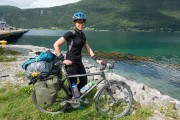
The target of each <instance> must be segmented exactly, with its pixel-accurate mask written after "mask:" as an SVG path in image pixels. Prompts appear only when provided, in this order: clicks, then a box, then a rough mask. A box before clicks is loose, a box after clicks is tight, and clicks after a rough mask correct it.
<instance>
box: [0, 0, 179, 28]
mask: <svg viewBox="0 0 180 120" xmlns="http://www.w3.org/2000/svg"><path fill="white" fill-rule="evenodd" d="M1 7H2V6H0V9H1ZM76 11H83V12H85V13H86V14H87V18H88V21H87V27H93V28H95V29H112V30H119V29H120V30H121V29H128V28H136V29H144V30H146V29H156V30H157V29H161V28H164V29H165V28H166V29H171V30H180V1H179V0H172V1H171V0H158V1H157V0H113V1H112V0H81V1H80V2H77V3H74V4H68V5H63V6H58V7H52V8H36V9H20V10H17V11H16V12H7V14H4V13H3V15H2V14H0V17H3V18H4V19H5V20H6V21H7V22H8V23H9V24H12V23H13V22H14V23H15V25H16V26H18V27H26V28H39V27H43V28H52V27H58V28H62V29H69V28H71V27H72V21H71V16H72V14H73V13H74V12H76Z"/></svg>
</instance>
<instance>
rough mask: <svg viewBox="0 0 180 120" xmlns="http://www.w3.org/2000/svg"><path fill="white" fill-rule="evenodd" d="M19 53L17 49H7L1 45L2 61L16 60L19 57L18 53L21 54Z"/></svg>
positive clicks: (0, 60) (0, 54)
mask: <svg viewBox="0 0 180 120" xmlns="http://www.w3.org/2000/svg"><path fill="white" fill-rule="evenodd" d="M19 54H20V53H18V52H16V51H12V50H6V49H4V48H2V47H0V62H10V61H15V60H16V59H17V57H16V55H19ZM9 55H10V56H9ZM12 55H13V56H12Z"/></svg>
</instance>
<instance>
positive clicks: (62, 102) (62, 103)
mask: <svg viewBox="0 0 180 120" xmlns="http://www.w3.org/2000/svg"><path fill="white" fill-rule="evenodd" d="M69 98H70V95H69V92H68V89H67V88H66V87H65V86H63V85H62V86H61V88H60V90H59V91H58V93H57V97H56V99H55V101H54V102H53V104H51V105H48V104H47V103H42V102H38V100H37V98H36V91H35V90H34V91H33V93H32V101H33V103H34V105H35V107H36V108H37V109H38V110H39V111H41V112H43V113H50V114H58V113H62V112H64V111H65V110H66V108H67V105H68V103H67V102H66V100H68V99H69Z"/></svg>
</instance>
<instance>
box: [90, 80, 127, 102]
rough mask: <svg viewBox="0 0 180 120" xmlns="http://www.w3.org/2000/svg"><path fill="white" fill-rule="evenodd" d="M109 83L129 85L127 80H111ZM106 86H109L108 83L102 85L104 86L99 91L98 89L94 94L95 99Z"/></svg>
mask: <svg viewBox="0 0 180 120" xmlns="http://www.w3.org/2000/svg"><path fill="white" fill-rule="evenodd" d="M109 83H119V84H122V85H127V84H126V82H124V81H117V80H109ZM105 86H107V84H104V85H102V86H101V87H100V88H99V89H98V91H97V92H96V94H95V95H94V98H93V99H95V98H96V97H97V95H98V94H99V92H100V90H101V89H102V88H103V87H105Z"/></svg>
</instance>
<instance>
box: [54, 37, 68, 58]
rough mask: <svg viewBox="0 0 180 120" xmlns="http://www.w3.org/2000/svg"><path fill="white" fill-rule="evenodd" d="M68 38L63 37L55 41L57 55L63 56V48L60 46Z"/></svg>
mask: <svg viewBox="0 0 180 120" xmlns="http://www.w3.org/2000/svg"><path fill="white" fill-rule="evenodd" d="M65 41H66V40H65V39H64V38H63V37H61V38H59V39H58V40H57V41H56V42H55V43H54V45H53V46H54V50H55V52H56V54H57V56H61V50H60V46H61V45H62V44H63V43H64V42H65Z"/></svg>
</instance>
